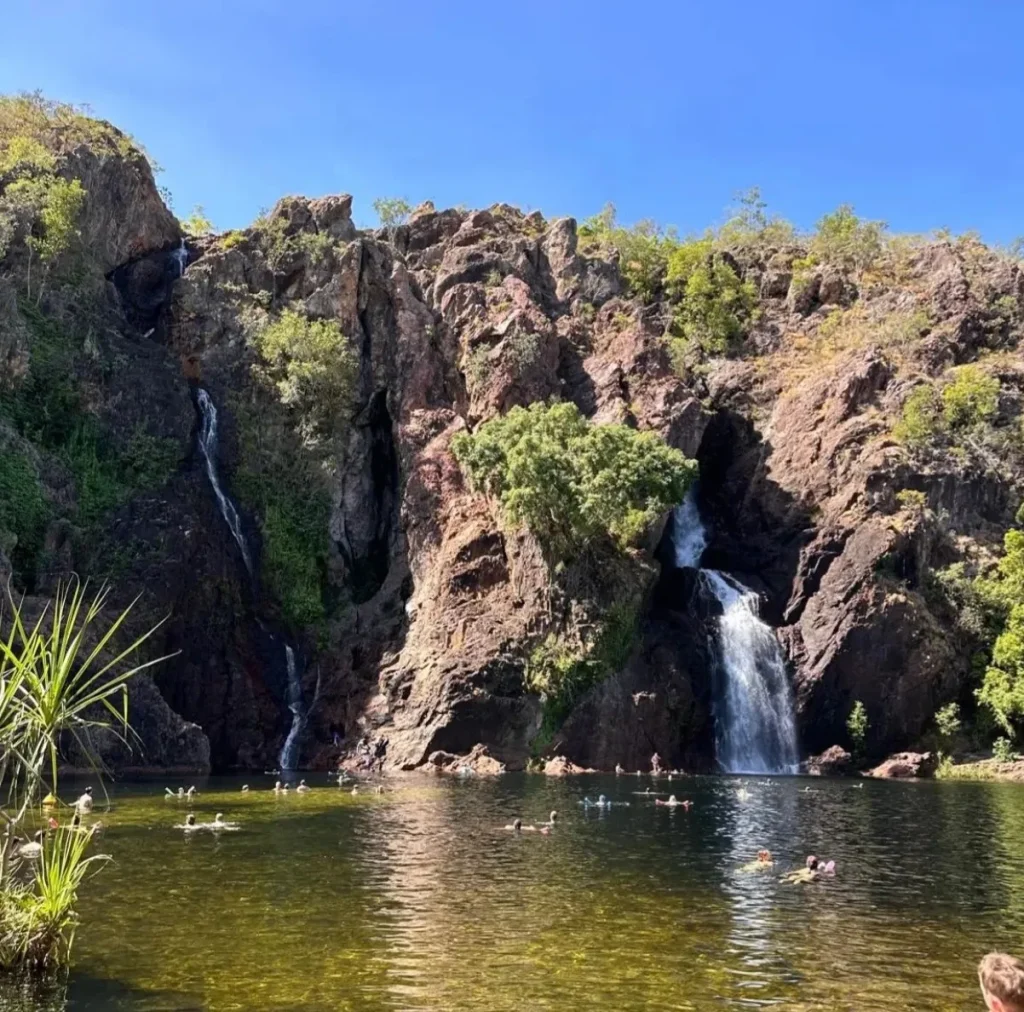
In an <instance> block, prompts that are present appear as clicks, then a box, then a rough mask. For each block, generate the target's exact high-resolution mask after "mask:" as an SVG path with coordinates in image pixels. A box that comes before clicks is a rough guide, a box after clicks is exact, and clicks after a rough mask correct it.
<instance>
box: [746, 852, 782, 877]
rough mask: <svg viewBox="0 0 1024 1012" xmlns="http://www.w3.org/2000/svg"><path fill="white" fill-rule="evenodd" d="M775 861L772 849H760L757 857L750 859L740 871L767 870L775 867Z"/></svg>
mask: <svg viewBox="0 0 1024 1012" xmlns="http://www.w3.org/2000/svg"><path fill="white" fill-rule="evenodd" d="M774 866H775V862H774V861H773V860H772V853H771V851H770V850H759V851H758V852H757V859H756V860H755V861H750V862H748V863H747V864H745V865H743V867H742V868H740V871H748V872H749V871H767V870H768V869H769V868H773V867H774Z"/></svg>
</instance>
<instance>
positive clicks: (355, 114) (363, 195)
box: [0, 0, 1024, 242]
mask: <svg viewBox="0 0 1024 1012" xmlns="http://www.w3.org/2000/svg"><path fill="white" fill-rule="evenodd" d="M3 7H4V10H3V13H2V14H0V26H2V30H3V34H4V36H5V38H4V42H3V55H2V57H0V91H3V92H10V91H20V90H34V89H36V88H40V89H42V90H43V91H44V92H45V93H47V95H49V96H51V97H54V98H61V99H64V100H68V101H74V102H87V103H89V104H90V105H91V106H92V108H93V110H94V111H95V112H96V113H97V114H98V115H101V116H103V117H105V118H108V119H110V120H112V121H113V122H115V123H116V124H117V125H119V126H121V127H122V128H123V129H125V130H127V131H129V132H130V133H132V134H134V135H135V136H136V137H137V138H138V139H139V140H141V141H142V142H143V144H144V145H145V146H146V147H147V149H148V150H149V151H150V153H151V154H152V155H153V156H154V157H155V158H156V160H157V161H158V162H159V163H160V164H161V165H162V166H163V167H164V173H163V176H162V178H161V182H162V183H163V184H164V185H165V186H167V187H168V188H169V189H170V190H171V192H172V194H173V197H174V205H175V210H176V211H177V212H178V214H179V215H184V214H186V213H187V212H188V211H189V210H190V209H191V207H192V206H193V205H194V204H197V203H200V204H203V205H204V206H205V207H206V210H207V213H208V215H209V216H210V217H211V218H212V219H213V221H214V224H215V225H216V226H217V227H219V228H229V227H237V226H241V225H244V224H246V223H248V222H249V221H251V220H252V218H253V217H254V216H255V215H256V213H257V212H258V210H259V209H260V208H262V207H269V206H270V205H271V204H273V202H274V201H275V200H276V198H277V197H279V196H281V195H282V194H285V193H304V194H306V195H308V196H316V195H320V194H323V193H336V192H346V191H347V192H350V193H352V194H353V195H354V197H355V215H356V219H357V221H359V222H360V223H363V224H370V223H372V222H373V220H374V216H373V212H372V209H371V203H372V201H373V198H374V197H376V196H381V195H388V196H404V197H405V198H407V199H408V200H409V201H410V202H412V203H417V202H418V201H420V200H422V199H425V198H431V199H432V200H434V201H435V203H436V204H437V205H438V206H450V205H453V204H466V205H469V206H484V205H487V204H491V203H493V202H495V201H498V200H503V201H507V202H510V203H515V204H519V205H521V206H528V207H530V208H539V209H540V210H542V211H543V212H544V213H545V214H547V215H562V214H573V215H576V216H577V217H585V216H586V215H588V214H592V213H594V212H595V211H597V210H599V209H600V207H601V206H602V205H603V204H604V203H605V202H606V201H609V200H611V201H613V202H614V203H615V204H616V205H617V207H618V208H619V214H620V219H621V220H623V221H627V222H628V221H632V220H635V219H637V218H640V217H654V218H657V219H658V220H660V221H662V222H665V223H673V224H675V225H677V226H678V227H679V228H680V229H681V230H682V231H683V232H686V231H690V230H697V229H701V228H703V227H704V226H706V225H708V224H713V223H716V222H718V221H720V220H721V218H722V213H723V210H724V208H725V207H726V206H727V205H728V204H730V203H731V199H732V197H733V195H734V193H735V192H736V191H738V190H741V189H745V188H747V187H749V186H752V185H755V184H756V185H758V186H760V187H761V189H762V191H763V194H764V196H765V197H766V199H767V200H768V202H769V204H770V205H771V206H772V207H773V208H774V209H776V210H777V211H779V212H780V213H782V214H784V215H785V216H786V217H789V218H791V219H792V220H794V221H795V222H797V224H799V225H801V226H807V225H810V224H812V223H813V222H814V221H815V219H816V218H818V217H819V216H820V215H821V214H822V213H823V212H825V211H827V210H830V209H832V208H833V207H834V206H835V205H836V204H838V203H840V202H844V201H846V202H850V203H853V204H854V205H855V206H856V208H857V210H858V212H859V213H861V214H863V215H865V216H869V217H874V218H883V219H886V220H888V221H889V222H890V224H891V225H892V226H893V227H894V228H896V229H899V230H907V231H925V230H928V229H931V228H934V227H938V226H948V227H950V228H952V229H954V230H955V231H962V230H966V229H970V228H975V229H978V230H980V231H981V232H982V234H983V235H984V236H985V237H986V238H987V239H990V240H992V241H998V242H1003V241H1008V240H1010V239H1011V238H1013V237H1015V236H1017V235H1019V234H1021V233H1024V131H1022V130H1021V108H1022V98H1024V59H1022V57H1024V42H1022V40H1024V4H1019V3H1015V2H1014V0H1001V2H996V0H958V2H949V0H851V2H832V3H830V2H828V0H824V2H823V0H780V2H774V3H770V2H769V3H766V2H764V0H732V2H728V3H715V2H709V0H699V2H694V0H674V2H644V0H639V2H633V3H624V2H621V0H619V2H614V3H611V2H604V0H588V2H582V0H504V2H500V0H499V2H495V3H489V2H487V0H419V2H415V3H413V2H409V0H359V2H358V3H350V2H347V0H290V2H284V0H248V2H245V3H239V2H235V0H182V2H179V3H177V4H174V3H164V4H152V3H125V2H121V0H119V2H116V3H115V2H112V0H89V2H88V3H83V2H81V0H48V2H46V3H45V4H44V3H39V2H37V0H6V2H5V3H4V4H3Z"/></svg>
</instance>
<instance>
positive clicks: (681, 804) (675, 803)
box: [654, 794, 693, 811]
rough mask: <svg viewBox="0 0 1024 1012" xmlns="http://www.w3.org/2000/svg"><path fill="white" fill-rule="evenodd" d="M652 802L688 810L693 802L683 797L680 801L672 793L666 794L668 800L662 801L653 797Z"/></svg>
mask: <svg viewBox="0 0 1024 1012" xmlns="http://www.w3.org/2000/svg"><path fill="white" fill-rule="evenodd" d="M654 803H655V804H656V805H665V806H666V807H667V808H683V809H685V810H686V811H689V810H690V809H691V808H692V807H693V802H692V801H691V800H690V799H689V798H684V799H683V800H682V801H680V800H679V799H678V798H677V797H676V796H675V795H674V794H670V795H669V796H668V801H662V800H661V798H655V799H654Z"/></svg>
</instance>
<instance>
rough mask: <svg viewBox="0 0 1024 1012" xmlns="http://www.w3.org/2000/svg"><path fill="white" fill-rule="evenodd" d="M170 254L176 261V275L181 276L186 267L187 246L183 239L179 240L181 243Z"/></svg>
mask: <svg viewBox="0 0 1024 1012" xmlns="http://www.w3.org/2000/svg"><path fill="white" fill-rule="evenodd" d="M171 256H173V257H174V259H175V260H176V261H177V262H178V277H179V278H180V277H182V276H183V275H184V273H185V268H186V267H188V247H187V246H186V245H185V240H184V239H182V240H181V245H180V246H179V247H178V248H177V249H176V250H174V251H173V252H172V253H171Z"/></svg>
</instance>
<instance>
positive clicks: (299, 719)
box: [278, 646, 307, 772]
mask: <svg viewBox="0 0 1024 1012" xmlns="http://www.w3.org/2000/svg"><path fill="white" fill-rule="evenodd" d="M284 652H285V660H286V662H287V667H288V709H289V710H291V712H292V726H291V728H289V730H288V737H287V738H285V740H284V745H282V746H281V755H280V757H279V758H278V765H279V766H280V767H281V770H282V772H283V771H284V770H294V769H296V767H297V765H298V758H299V754H298V753H299V737H300V736H301V735H302V731H303V728H305V726H306V716H307V714H306V709H305V707H304V706H303V703H302V682H301V681H300V680H299V674H298V670H297V668H296V664H295V651H294V650H292V648H291V646H286V647H285V648H284Z"/></svg>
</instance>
